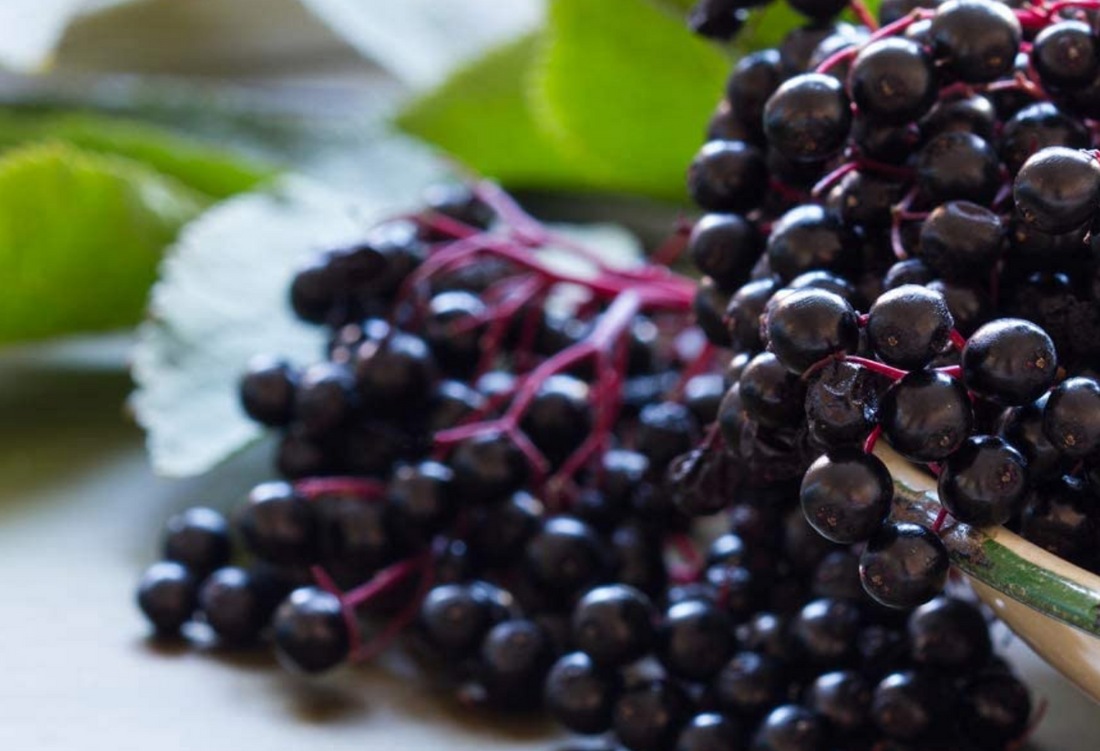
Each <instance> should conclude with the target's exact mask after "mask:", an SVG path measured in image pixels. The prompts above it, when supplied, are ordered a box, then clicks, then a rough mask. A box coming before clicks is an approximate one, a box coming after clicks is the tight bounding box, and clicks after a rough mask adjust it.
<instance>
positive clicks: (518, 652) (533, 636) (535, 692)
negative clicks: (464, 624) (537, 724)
mask: <svg viewBox="0 0 1100 751" xmlns="http://www.w3.org/2000/svg"><path fill="white" fill-rule="evenodd" d="M553 661H554V650H553V646H552V644H551V642H550V637H549V636H548V635H547V633H546V631H544V630H543V628H542V627H541V626H539V624H537V623H535V622H534V621H531V620H528V619H525V618H515V619H512V620H507V621H503V622H502V623H498V624H497V625H496V626H494V627H493V628H492V629H491V630H490V631H489V633H488V634H486V636H485V640H484V641H483V642H482V643H481V664H480V666H479V667H480V671H479V675H480V678H481V682H482V684H483V685H484V687H485V690H486V691H487V692H488V694H489V698H490V700H491V701H492V702H493V703H494V704H496V705H497V706H503V707H530V706H533V705H535V704H537V701H538V699H540V698H541V696H542V684H543V680H544V678H545V677H546V672H547V670H548V669H549V668H550V665H551V664H552V663H553Z"/></svg>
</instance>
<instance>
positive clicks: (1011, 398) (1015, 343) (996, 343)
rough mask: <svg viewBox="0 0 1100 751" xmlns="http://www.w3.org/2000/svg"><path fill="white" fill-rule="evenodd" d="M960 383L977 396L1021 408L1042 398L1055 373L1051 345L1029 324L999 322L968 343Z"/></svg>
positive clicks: (995, 322)
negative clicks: (961, 381)
mask: <svg viewBox="0 0 1100 751" xmlns="http://www.w3.org/2000/svg"><path fill="white" fill-rule="evenodd" d="M962 367H963V382H964V383H966V387H967V388H968V389H970V390H971V391H973V392H975V393H976V394H978V395H979V396H982V397H985V398H986V399H992V400H993V401H995V402H998V403H999V404H1004V405H1008V406H1015V407H1018V406H1022V405H1024V404H1028V403H1030V402H1033V401H1035V400H1036V399H1038V398H1039V397H1040V396H1042V395H1043V394H1044V393H1045V392H1046V390H1047V389H1049V388H1050V386H1051V384H1053V383H1054V378H1055V376H1056V375H1057V372H1058V356H1057V354H1056V353H1055V351H1054V342H1052V341H1051V339H1050V337H1049V336H1048V335H1047V333H1046V332H1045V331H1043V330H1042V329H1041V328H1039V327H1038V326H1036V325H1035V324H1034V323H1031V322H1030V321H1024V320H1021V319H1019V318H1001V319H998V320H996V321H993V322H991V323H987V324H986V325H984V326H982V327H981V328H980V329H978V330H977V331H975V332H974V333H973V334H971V335H970V337H969V338H968V339H967V342H966V346H965V347H964V348H963V352H962Z"/></svg>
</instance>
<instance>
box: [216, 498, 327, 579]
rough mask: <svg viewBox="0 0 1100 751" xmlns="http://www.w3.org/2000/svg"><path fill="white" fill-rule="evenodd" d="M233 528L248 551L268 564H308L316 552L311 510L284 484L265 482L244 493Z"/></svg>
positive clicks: (314, 521)
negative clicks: (234, 527) (243, 502)
mask: <svg viewBox="0 0 1100 751" xmlns="http://www.w3.org/2000/svg"><path fill="white" fill-rule="evenodd" d="M236 521H237V528H238V529H239V530H240V532H241V536H242V537H244V541H245V544H246V545H247V546H248V548H249V549H250V550H251V551H252V552H253V553H255V554H256V555H257V556H259V557H260V558H263V559H264V560H266V561H270V562H272V563H285V564H300V563H312V562H313V560H314V559H315V558H316V553H317V539H316V538H317V531H316V530H317V520H316V515H315V513H314V508H313V506H312V505H311V504H310V502H309V501H307V500H306V499H305V498H303V497H302V496H301V495H299V494H298V493H296V492H295V490H294V488H293V487H292V486H291V485H290V484H288V483H285V482H265V483H262V484H260V485H257V486H256V487H255V488H253V489H252V491H251V492H250V493H249V494H248V500H247V501H246V503H245V505H244V506H243V507H242V508H241V509H240V510H239V511H238V515H237V520H236Z"/></svg>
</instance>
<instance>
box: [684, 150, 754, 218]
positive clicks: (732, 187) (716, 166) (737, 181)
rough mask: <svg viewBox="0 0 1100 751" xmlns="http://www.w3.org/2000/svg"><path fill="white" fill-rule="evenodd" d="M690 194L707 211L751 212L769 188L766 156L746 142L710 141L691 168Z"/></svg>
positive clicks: (689, 170)
mask: <svg viewBox="0 0 1100 751" xmlns="http://www.w3.org/2000/svg"><path fill="white" fill-rule="evenodd" d="M687 179H688V192H689V193H691V197H692V199H693V200H694V201H695V203H697V204H698V205H699V207H700V208H702V209H704V210H705V211H740V212H744V211H748V210H750V209H753V208H755V207H756V206H757V205H759V203H760V202H761V201H762V200H763V198H764V194H765V192H766V189H767V186H768V168H767V165H766V164H765V163H764V155H763V154H762V153H761V152H760V150H759V149H757V148H756V147H755V146H753V145H751V144H748V143H745V142H744V141H710V142H708V143H706V144H705V145H704V146H703V148H702V149H700V150H699V153H698V154H696V156H695V159H694V160H693V161H692V163H691V166H690V167H689V168H688V178H687Z"/></svg>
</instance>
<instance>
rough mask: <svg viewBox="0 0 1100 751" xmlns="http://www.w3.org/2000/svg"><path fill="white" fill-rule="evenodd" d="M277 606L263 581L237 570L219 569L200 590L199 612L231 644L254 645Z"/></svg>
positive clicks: (220, 637) (219, 635)
mask: <svg viewBox="0 0 1100 751" xmlns="http://www.w3.org/2000/svg"><path fill="white" fill-rule="evenodd" d="M275 605H276V603H275V602H272V597H271V596H270V593H269V592H268V591H267V588H266V587H265V583H264V581H262V579H257V578H256V577H254V576H253V575H252V574H251V573H250V572H248V571H246V570H244V569H241V568H237V567H235V566H227V567H225V568H220V569H218V570H217V571H215V572H214V573H212V574H211V575H210V576H209V577H207V579H206V581H204V582H203V583H202V587H201V588H200V589H199V608H200V609H201V610H202V614H203V616H204V618H205V619H206V622H207V623H208V624H210V627H211V628H212V629H214V633H216V634H217V635H218V638H219V639H221V640H222V641H224V642H226V643H229V644H248V643H250V642H253V641H255V640H256V639H257V638H258V637H259V635H260V631H261V630H262V629H263V628H264V627H265V626H266V625H267V623H268V621H269V620H270V618H271V612H272V611H273V610H274V608H275Z"/></svg>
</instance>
